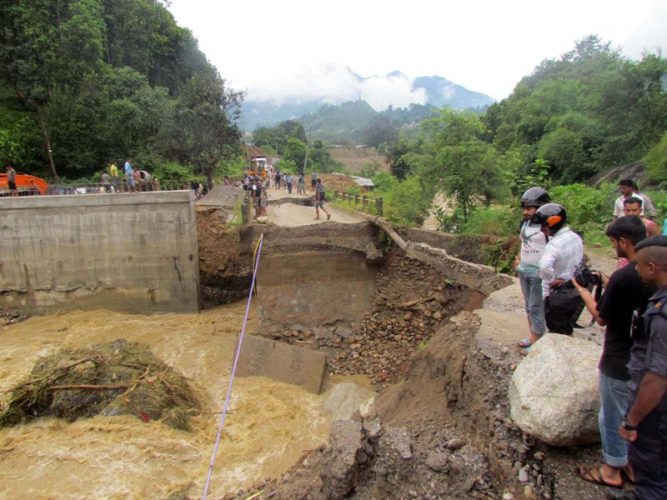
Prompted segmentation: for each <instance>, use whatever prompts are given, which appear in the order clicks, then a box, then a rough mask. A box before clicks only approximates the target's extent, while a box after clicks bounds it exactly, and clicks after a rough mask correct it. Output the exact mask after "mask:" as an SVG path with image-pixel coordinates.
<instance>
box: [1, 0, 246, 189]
mask: <svg viewBox="0 0 667 500" xmlns="http://www.w3.org/2000/svg"><path fill="white" fill-rule="evenodd" d="M0 5H1V7H0V8H1V16H0V63H1V64H2V67H3V71H2V73H0V110H1V111H2V116H3V120H2V123H0V161H3V162H10V163H12V164H14V165H15V166H16V167H17V169H18V170H20V171H21V170H22V171H30V172H35V173H42V174H46V175H48V176H50V177H51V178H58V177H59V176H64V177H69V178H77V177H82V176H90V175H91V174H93V173H94V172H96V171H99V170H101V169H102V168H104V167H105V166H106V165H107V164H108V163H109V162H110V161H117V162H120V161H123V160H124V159H125V158H132V159H133V160H134V163H135V164H138V165H139V166H140V167H141V168H147V169H153V168H157V167H158V166H162V167H163V168H164V166H165V164H167V165H169V164H170V163H171V169H172V171H181V172H183V169H184V168H185V171H193V172H195V173H197V174H200V175H204V176H207V177H208V178H209V179H210V178H211V176H212V175H213V172H214V171H215V169H216V166H217V165H219V162H220V161H221V160H222V159H224V158H228V157H231V156H233V155H234V154H235V153H236V152H238V151H239V146H240V131H239V129H238V127H237V125H236V122H235V120H236V118H237V117H238V110H239V106H240V103H241V97H242V96H241V95H240V94H239V93H235V92H232V91H230V90H229V89H227V88H226V87H225V81H224V80H223V79H222V78H221V76H220V75H219V74H218V72H217V70H216V69H215V68H214V67H213V66H212V65H211V64H210V63H209V62H208V61H207V59H206V57H205V55H204V54H203V53H202V52H201V51H200V50H199V49H198V48H197V41H196V40H195V39H194V37H193V36H192V34H191V33H190V32H189V31H188V30H187V29H185V28H181V27H178V26H177V25H176V23H175V21H174V19H173V17H172V15H171V14H170V13H169V12H168V11H167V9H166V8H165V7H164V6H163V5H162V4H161V3H160V2H159V1H157V0H35V1H31V2H16V1H10V0H1V2H0Z"/></svg>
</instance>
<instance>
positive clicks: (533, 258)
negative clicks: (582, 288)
mask: <svg viewBox="0 0 667 500" xmlns="http://www.w3.org/2000/svg"><path fill="white" fill-rule="evenodd" d="M549 201H550V198H549V193H547V192H546V191H545V190H544V189H542V188H541V187H532V188H530V189H528V190H527V191H526V192H525V193H523V196H522V197H521V212H522V214H523V222H522V224H521V232H520V238H521V250H520V251H519V253H518V254H517V256H516V259H515V261H514V264H515V268H516V273H517V276H518V277H519V283H520V284H521V292H522V293H523V301H524V306H525V309H526V316H527V317H528V328H529V329H530V336H529V337H526V338H525V339H522V340H520V341H519V342H518V344H517V345H518V346H519V347H522V348H524V349H526V351H527V350H528V349H530V346H531V345H533V344H534V343H535V342H537V341H538V340H540V338H541V337H542V335H543V334H544V331H545V330H546V326H545V323H544V300H543V299H542V278H540V266H539V263H540V258H541V257H542V253H543V252H544V247H545V246H546V244H547V241H546V236H545V235H544V233H543V232H542V228H541V227H540V226H539V225H537V224H533V223H532V222H531V218H532V217H533V215H535V212H537V209H538V208H539V207H541V206H542V205H544V204H545V203H548V202H549Z"/></svg>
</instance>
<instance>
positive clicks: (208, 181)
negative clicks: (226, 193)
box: [206, 167, 215, 191]
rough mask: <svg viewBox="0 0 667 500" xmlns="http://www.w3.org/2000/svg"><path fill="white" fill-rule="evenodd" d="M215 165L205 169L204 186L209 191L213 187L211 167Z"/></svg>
mask: <svg viewBox="0 0 667 500" xmlns="http://www.w3.org/2000/svg"><path fill="white" fill-rule="evenodd" d="M214 168H215V167H211V168H210V169H207V172H206V188H207V189H208V190H209V191H210V190H211V189H213V169H214Z"/></svg>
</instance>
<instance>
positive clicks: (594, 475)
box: [574, 466, 625, 489]
mask: <svg viewBox="0 0 667 500" xmlns="http://www.w3.org/2000/svg"><path fill="white" fill-rule="evenodd" d="M574 473H575V474H576V475H577V476H579V477H580V478H581V479H583V480H584V481H588V482H589V483H593V484H599V485H601V486H607V487H609V488H616V489H621V488H623V485H624V484H625V482H624V481H623V479H622V478H621V482H620V484H613V483H608V482H607V481H605V479H604V478H603V477H602V466H599V467H595V468H592V469H584V468H583V466H580V467H577V468H576V469H575V470H574Z"/></svg>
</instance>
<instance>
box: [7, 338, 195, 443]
mask: <svg viewBox="0 0 667 500" xmlns="http://www.w3.org/2000/svg"><path fill="white" fill-rule="evenodd" d="M200 409H201V403H200V401H199V399H198V398H197V397H196V396H195V394H194V393H193V391H192V389H191V388H190V385H189V384H188V382H187V380H186V379H185V378H184V377H183V376H182V375H181V374H179V373H178V372H177V371H176V370H174V369H173V368H171V367H169V366H168V365H166V364H165V363H163V362H162V361H160V360H159V359H157V358H156V357H155V356H154V355H153V354H152V353H151V351H150V349H149V348H148V346H146V345H144V344H140V343H136V342H127V341H126V340H124V339H118V340H115V341H113V342H109V343H106V344H99V345H94V346H92V347H90V348H88V349H62V350H61V351H60V352H58V353H57V354H54V355H52V356H47V357H44V358H40V359H39V360H38V361H37V362H36V363H35V366H34V368H33V370H32V372H31V374H30V376H29V377H28V379H27V380H25V381H24V382H22V383H20V384H18V385H17V386H15V387H14V388H13V390H12V394H11V397H10V399H9V402H8V404H7V406H6V408H5V409H4V411H2V413H0V427H4V426H11V425H15V424H18V423H21V422H26V421H29V420H32V419H34V418H37V417H42V416H55V417H59V418H64V419H67V420H69V421H74V420H76V419H78V418H81V417H92V416H94V415H107V416H116V415H135V416H137V418H140V419H141V420H143V421H149V420H162V421H164V423H166V424H167V425H169V426H171V427H174V428H177V429H184V430H188V429H189V418H190V416H191V415H193V414H198V413H199V410H200Z"/></svg>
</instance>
